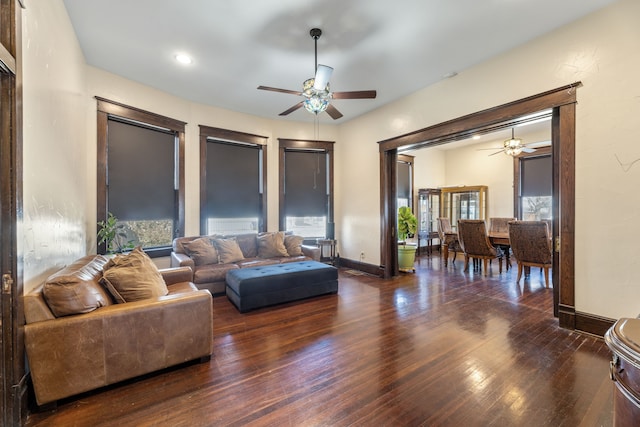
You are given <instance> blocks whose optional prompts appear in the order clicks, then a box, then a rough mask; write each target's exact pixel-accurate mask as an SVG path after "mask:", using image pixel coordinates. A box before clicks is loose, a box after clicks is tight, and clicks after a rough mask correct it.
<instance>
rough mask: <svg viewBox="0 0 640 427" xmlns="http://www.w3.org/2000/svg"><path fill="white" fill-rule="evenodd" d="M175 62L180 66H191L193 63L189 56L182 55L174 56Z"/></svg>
mask: <svg viewBox="0 0 640 427" xmlns="http://www.w3.org/2000/svg"><path fill="white" fill-rule="evenodd" d="M176 61H178V62H179V63H181V64H185V65H187V64H191V63H192V62H193V60H192V59H191V57H190V56H189V55H186V54H184V53H179V54H177V55H176Z"/></svg>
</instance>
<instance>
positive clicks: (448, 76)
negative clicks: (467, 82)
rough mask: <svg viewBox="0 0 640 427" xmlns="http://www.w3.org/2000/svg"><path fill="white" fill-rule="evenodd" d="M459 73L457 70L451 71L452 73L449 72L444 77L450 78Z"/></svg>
mask: <svg viewBox="0 0 640 427" xmlns="http://www.w3.org/2000/svg"><path fill="white" fill-rule="evenodd" d="M457 75H458V73H457V72H456V71H451V72H450V73H447V74H445V75H444V76H442V77H443V78H445V79H450V78H451V77H455V76H457Z"/></svg>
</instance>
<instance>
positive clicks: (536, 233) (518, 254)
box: [509, 221, 553, 288]
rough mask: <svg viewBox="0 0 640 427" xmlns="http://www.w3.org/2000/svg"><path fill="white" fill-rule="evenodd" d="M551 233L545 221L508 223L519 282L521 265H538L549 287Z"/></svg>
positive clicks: (551, 261)
mask: <svg viewBox="0 0 640 427" xmlns="http://www.w3.org/2000/svg"><path fill="white" fill-rule="evenodd" d="M550 236H551V234H550V232H549V227H548V226H547V223H546V222H545V221H515V222H511V223H509V241H510V242H511V250H512V251H513V256H514V257H515V258H516V261H517V262H518V279H517V281H516V282H517V283H519V282H520V278H521V277H522V270H523V267H540V268H541V269H542V270H543V271H544V283H545V285H546V287H547V288H548V287H549V268H550V267H552V265H553V252H552V246H551V237H550Z"/></svg>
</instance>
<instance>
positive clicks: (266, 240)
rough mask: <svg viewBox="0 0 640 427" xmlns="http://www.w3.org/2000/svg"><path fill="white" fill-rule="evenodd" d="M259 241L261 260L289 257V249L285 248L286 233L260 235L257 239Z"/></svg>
mask: <svg viewBox="0 0 640 427" xmlns="http://www.w3.org/2000/svg"><path fill="white" fill-rule="evenodd" d="M256 238H257V239H258V257H260V258H277V257H282V256H289V254H288V253H287V248H286V247H285V246H284V233H283V232H280V231H279V232H273V233H260V234H258V236H257V237H256Z"/></svg>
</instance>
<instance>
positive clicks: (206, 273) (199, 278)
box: [193, 264, 239, 284]
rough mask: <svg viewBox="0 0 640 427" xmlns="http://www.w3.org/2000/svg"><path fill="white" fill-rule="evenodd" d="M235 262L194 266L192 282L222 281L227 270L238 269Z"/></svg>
mask: <svg viewBox="0 0 640 427" xmlns="http://www.w3.org/2000/svg"><path fill="white" fill-rule="evenodd" d="M238 268H239V267H238V266H237V265H236V264H208V265H202V266H199V267H196V268H195V269H194V270H193V283H195V284H201V283H214V282H224V279H225V277H226V276H227V271H229V270H234V269H238Z"/></svg>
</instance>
